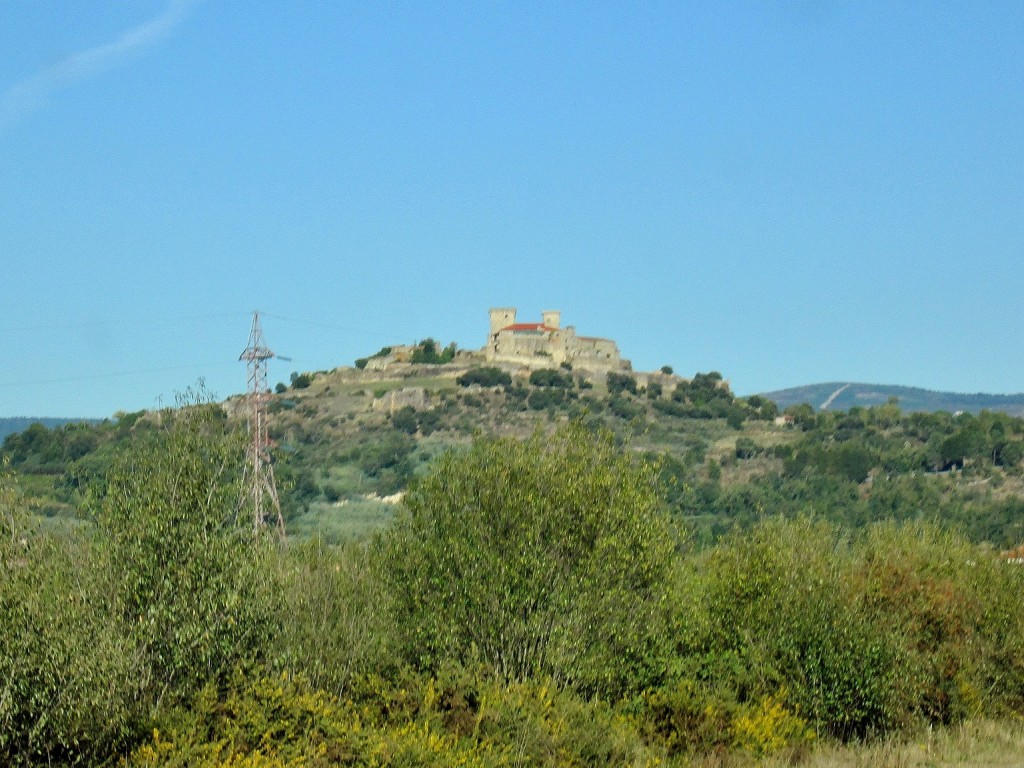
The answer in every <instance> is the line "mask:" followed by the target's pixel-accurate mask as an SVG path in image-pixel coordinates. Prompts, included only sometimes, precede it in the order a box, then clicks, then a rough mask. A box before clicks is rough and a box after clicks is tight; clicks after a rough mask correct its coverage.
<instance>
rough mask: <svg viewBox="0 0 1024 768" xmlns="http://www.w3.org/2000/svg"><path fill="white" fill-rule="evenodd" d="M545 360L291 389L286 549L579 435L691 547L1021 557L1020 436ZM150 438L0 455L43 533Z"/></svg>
mask: <svg viewBox="0 0 1024 768" xmlns="http://www.w3.org/2000/svg"><path fill="white" fill-rule="evenodd" d="M541 358H542V359H540V360H539V361H534V360H531V362H532V363H534V365H532V366H528V365H522V364H520V363H518V362H514V361H509V360H495V359H493V357H492V358H491V359H489V358H488V354H487V350H474V351H465V350H459V349H457V348H456V347H455V345H448V346H447V347H444V348H442V347H441V346H440V345H439V344H437V343H436V342H435V341H433V340H431V339H425V340H423V341H421V342H419V343H418V344H412V345H407V346H404V347H385V348H384V349H382V350H380V351H379V352H377V353H375V354H373V355H369V356H368V357H366V358H361V359H359V360H357V361H356V363H355V365H354V366H341V367H338V368H335V369H331V370H324V371H306V372H295V373H293V374H292V376H291V381H290V383H287V384H286V383H284V382H282V383H280V384H278V385H277V387H276V388H275V392H273V393H272V395H271V397H270V401H269V407H268V410H269V433H270V436H271V438H272V440H273V441H274V445H275V449H274V454H275V456H276V465H275V472H276V475H277V480H278V484H279V487H280V489H281V499H282V505H283V508H284V515H285V519H286V522H287V526H288V530H289V533H290V534H291V535H293V536H298V537H303V536H310V535H314V534H315V535H319V536H321V537H324V538H326V539H327V540H330V541H341V540H345V539H350V538H358V537H361V536H365V535H366V534H367V533H368V532H370V531H372V530H374V529H376V528H379V527H380V526H382V525H384V524H386V523H387V521H388V520H390V518H391V516H392V514H393V511H394V509H395V504H396V503H397V502H398V500H400V499H401V497H402V494H403V493H404V491H405V490H406V488H407V487H408V485H409V483H410V482H411V481H412V480H413V479H414V478H416V477H418V476H421V475H423V474H425V473H427V472H428V471H430V467H431V465H432V462H433V460H434V459H435V458H436V457H437V456H439V455H440V454H442V453H444V452H446V451H449V450H456V451H458V450H463V449H465V448H466V447H467V446H469V445H470V443H471V442H472V441H473V439H474V438H475V437H477V436H480V435H485V436H487V435H491V436H515V437H519V438H525V437H528V436H530V435H531V434H533V433H534V432H536V431H537V430H541V431H542V432H545V433H547V432H551V431H553V430H554V429H556V428H557V427H558V426H559V425H561V424H564V423H566V422H568V421H573V420H575V421H580V422H582V423H583V424H584V425H586V426H587V427H588V428H590V429H594V430H597V429H604V430H608V431H610V432H611V433H612V434H614V436H615V438H616V440H617V442H618V443H619V444H620V445H622V446H625V447H627V448H628V449H630V450H631V451H634V452H636V453H639V454H643V455H646V456H649V457H650V458H652V459H654V460H656V461H657V462H658V463H659V466H660V471H661V475H662V478H663V480H664V488H663V492H664V495H665V501H666V503H667V504H668V505H669V507H670V508H671V509H672V511H673V514H674V515H675V517H676V518H677V519H678V520H679V522H680V523H681V524H682V525H683V526H684V527H685V528H687V529H689V530H690V531H691V534H692V537H693V540H694V541H695V542H697V543H699V544H701V545H705V544H709V543H712V542H714V541H716V540H717V539H718V538H719V537H720V536H721V535H722V534H724V533H726V532H728V531H729V530H731V529H732V528H734V527H737V526H739V527H747V526H751V525H753V524H755V523H756V522H757V521H758V520H761V519H763V518H764V517H768V516H783V517H792V516H798V515H810V516H813V517H818V518H824V519H827V520H830V521H832V522H835V523H837V524H841V525H843V526H848V527H852V528H857V527H860V526H863V525H864V524H866V523H867V522H870V521H872V520H878V519H898V520H902V519H920V518H924V519H937V520H941V521H943V522H945V523H947V524H950V525H953V526H955V527H958V528H960V529H962V530H963V531H965V532H966V533H967V534H968V535H969V536H970V537H971V538H973V539H975V540H978V541H990V542H992V543H994V544H996V545H997V546H999V547H1001V548H1009V547H1011V546H1016V545H1019V544H1020V543H1021V524H1022V520H1024V480H1022V478H1021V475H1020V465H1021V459H1022V457H1024V421H1022V420H1021V419H1019V418H1016V417H1013V416H1010V415H1006V414H1003V413H995V412H988V413H984V414H981V415H978V416H974V415H971V413H969V412H965V413H964V414H963V415H961V416H954V415H953V414H951V413H948V412H938V413H904V412H901V410H900V407H897V406H896V405H894V404H892V403H890V402H888V400H889V395H888V394H887V396H886V398H885V400H883V401H882V402H881V404H877V405H870V406H868V407H861V408H856V409H853V410H850V411H839V410H836V409H838V408H840V407H842V406H843V404H844V403H845V402H847V401H845V400H843V399H842V398H843V396H844V395H845V394H846V393H850V396H851V397H855V396H856V393H857V390H856V389H855V388H854V387H853V386H850V387H845V388H844V386H845V385H843V384H841V383H839V384H836V385H834V386H833V385H822V386H821V390H820V391H814V390H813V389H809V390H808V391H810V392H811V396H812V398H813V400H814V401H816V404H817V405H819V406H820V404H821V403H822V402H825V401H826V400H828V398H829V397H830V396H832V394H833V393H836V392H837V391H839V394H837V395H836V396H835V397H834V398H833V399H832V402H831V403H830V404H829V408H828V410H825V411H822V412H818V413H815V411H814V409H813V408H811V407H810V406H806V405H790V406H788V407H784V408H782V409H780V407H779V405H777V404H776V403H775V402H774V401H773V400H772V399H770V398H768V397H766V396H762V395H751V396H749V397H745V398H743V397H737V396H736V395H735V394H734V393H733V392H732V390H731V389H730V387H729V384H728V382H727V380H725V379H724V378H723V376H722V375H721V374H719V373H718V372H715V371H711V372H706V373H696V374H694V375H693V376H692V377H689V378H687V377H683V376H680V375H678V374H676V373H674V372H673V371H672V369H671V368H669V367H668V366H666V367H665V368H663V369H661V370H660V371H653V372H638V371H631V370H628V369H626V368H625V367H624V366H620V367H619V368H618V369H608V368H601V367H600V366H595V367H588V366H586V365H585V364H583V365H574V364H573V363H571V362H569V361H568V360H563V361H562V362H561V364H557V365H551V364H550V363H549V365H550V367H541V366H543V365H544V359H543V356H541ZM578 362H580V361H578ZM584 362H585V361H584ZM826 390H827V391H826ZM798 399H799V400H801V401H802V400H805V399H807V398H806V397H801V398H798ZM861 400H862V401H863V398H862V399H861ZM785 404H786V401H785V400H783V403H782V404H781V405H783V406H785ZM901 405H902V403H901ZM243 406H244V399H243V398H242V397H240V396H239V397H233V398H230V399H229V400H228V401H226V402H225V403H223V404H221V408H220V410H221V411H222V414H223V425H224V427H225V428H232V427H233V426H238V427H241V426H242V425H243V423H244V420H245V408H244V407H243ZM158 426H159V419H158V418H156V414H150V413H146V412H139V413H133V414H123V415H120V416H118V417H117V418H116V419H115V420H110V421H105V422H103V423H101V424H96V425H83V424H72V425H65V426H60V427H56V428H54V429H52V430H47V429H43V428H38V429H32V430H28V431H26V432H24V433H21V434H16V435H11V436H9V437H8V438H7V439H6V440H5V441H4V444H3V452H4V453H5V454H6V455H7V456H8V457H9V458H10V459H11V463H12V466H13V467H14V468H15V469H16V470H17V471H18V472H19V473H21V475H22V478H23V485H24V487H25V489H26V491H27V492H28V493H29V495H30V497H31V498H32V499H33V500H34V503H35V507H36V509H37V510H38V512H39V513H40V514H41V515H43V516H45V517H47V518H50V519H54V520H63V519H77V518H80V517H81V516H82V512H81V508H82V500H83V498H84V496H85V494H86V492H87V491H88V489H89V487H90V486H91V485H92V484H94V483H96V482H98V481H99V479H101V478H102V477H103V473H104V471H105V468H106V467H107V466H108V465H109V463H110V461H111V460H112V457H113V456H115V455H116V454H117V452H118V451H120V450H123V449H124V448H125V447H127V446H128V445H130V444H132V443H133V442H134V441H137V440H145V439H153V436H154V435H156V434H157V433H156V432H155V430H156V429H157V428H158Z"/></svg>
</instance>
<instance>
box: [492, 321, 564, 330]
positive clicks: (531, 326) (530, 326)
mask: <svg viewBox="0 0 1024 768" xmlns="http://www.w3.org/2000/svg"><path fill="white" fill-rule="evenodd" d="M501 330H503V331H555V330H558V329H557V328H548V327H547V326H546V325H544V323H516V324H515V325H506V326H505V327H504V328H502V329H501Z"/></svg>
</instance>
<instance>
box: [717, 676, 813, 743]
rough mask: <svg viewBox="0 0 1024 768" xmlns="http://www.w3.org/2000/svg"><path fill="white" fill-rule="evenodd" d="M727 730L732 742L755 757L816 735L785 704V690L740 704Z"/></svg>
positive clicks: (804, 721) (807, 739)
mask: <svg viewBox="0 0 1024 768" xmlns="http://www.w3.org/2000/svg"><path fill="white" fill-rule="evenodd" d="M731 731H732V736H733V739H734V743H735V744H736V746H738V747H739V748H740V749H742V750H744V751H746V752H750V753H752V754H754V755H757V756H759V757H760V756H764V755H773V754H775V753H776V752H780V751H782V750H783V749H787V748H790V749H792V748H796V747H801V746H804V745H807V744H810V743H811V742H813V741H814V739H815V738H816V734H815V733H814V729H813V728H811V727H810V726H809V725H808V724H807V721H806V720H804V719H803V718H802V717H800V715H799V714H798V713H797V712H795V711H793V710H791V709H789V708H787V705H786V695H785V691H782V692H780V694H779V695H777V696H765V697H764V698H763V699H762V700H761V701H760V703H758V704H750V705H746V706H744V707H742V708H741V709H740V710H739V711H738V712H737V713H736V715H735V717H734V718H733V721H732V726H731Z"/></svg>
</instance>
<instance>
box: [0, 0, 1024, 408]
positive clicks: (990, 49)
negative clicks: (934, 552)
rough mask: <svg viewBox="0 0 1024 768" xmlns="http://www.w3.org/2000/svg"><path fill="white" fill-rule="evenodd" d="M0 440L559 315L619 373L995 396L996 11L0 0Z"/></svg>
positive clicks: (1017, 52) (1000, 113)
mask: <svg viewBox="0 0 1024 768" xmlns="http://www.w3.org/2000/svg"><path fill="white" fill-rule="evenodd" d="M0 51H2V53H0V268H2V275H3V281H2V283H0V286H2V288H0V291H2V294H0V296H2V304H0V306H2V314H0V365H2V371H0V416H33V415H34V416H99V417H102V416H108V415H111V414H113V413H114V412H115V411H117V410H135V409H138V408H146V407H152V406H154V405H155V404H156V403H157V402H158V401H159V400H158V399H159V398H162V400H163V402H165V403H166V402H170V401H172V400H173V398H174V393H175V392H176V391H180V390H183V389H185V388H186V387H188V386H190V385H192V384H194V383H195V382H196V380H197V379H198V378H199V377H203V378H205V380H206V383H207V386H208V387H209V388H210V389H212V390H213V391H214V392H216V393H217V394H218V395H220V396H221V397H225V396H227V395H230V394H233V393H237V392H241V391H244V389H245V366H244V363H240V362H238V355H239V353H241V351H242V349H243V348H244V347H245V343H246V340H247V336H248V330H249V318H250V314H249V313H250V312H251V311H252V310H253V309H260V310H261V311H262V312H265V313H266V316H265V317H264V330H265V333H266V338H267V342H268V343H269V345H270V347H271V348H272V349H274V350H275V351H277V352H279V353H281V354H284V355H288V356H290V357H292V358H293V359H294V362H293V363H285V362H278V361H275V362H272V363H271V370H270V381H271V383H272V384H273V383H274V382H276V381H279V380H287V378H288V374H289V373H290V372H291V371H292V370H318V369H325V368H333V367H335V366H337V365H342V364H348V365H350V364H351V363H352V361H353V360H354V358H356V357H361V356H365V355H367V354H370V353H372V352H374V351H376V350H377V349H379V348H380V347H381V346H383V345H385V344H389V343H409V342H412V341H414V340H416V339H418V338H422V337H424V336H428V335H429V336H433V337H435V338H437V339H438V340H440V341H441V342H442V343H447V342H449V341H455V342H457V343H458V345H459V346H460V347H479V346H481V345H482V344H483V343H484V340H485V336H486V331H487V310H488V308H489V307H491V306H516V307H518V308H519V310H520V318H521V319H522V320H524V321H529V320H539V319H540V311H541V310H542V309H549V308H550V309H561V310H562V318H563V323H565V324H573V325H575V326H576V327H577V330H578V332H579V333H581V334H585V335H594V336H608V337H612V338H614V339H616V340H617V341H618V343H619V347H620V349H621V351H622V353H623V355H624V356H625V357H627V358H630V359H632V361H633V364H634V367H635V368H636V369H640V370H650V369H654V368H658V367H660V366H661V365H664V364H670V365H672V366H673V367H674V368H675V370H676V371H677V372H678V373H683V374H692V373H694V372H696V371H708V370H718V371H721V372H722V373H723V375H724V376H725V377H726V378H728V379H730V380H731V382H732V384H733V388H734V389H735V390H736V391H737V392H739V393H740V394H748V393H753V392H757V391H766V390H771V389H776V388H782V387H786V386H794V385H799V384H809V383H816V382H821V381H832V380H845V381H868V382H875V383H889V384H906V385H914V386H922V387H927V388H932V389H947V390H956V391H968V392H977V391H984V392H1002V393H1009V392H1020V391H1024V355H1022V354H1021V346H1022V345H1021V341H1022V339H1024V312H1021V311H1020V298H1021V289H1022V287H1024V217H1022V212H1024V3H1020V2H1016V0H1007V1H1006V2H985V1H984V0H976V1H973V2H934V1H929V2H915V3H911V2H904V3H901V2H892V0H884V1H879V2H872V1H871V0H850V1H849V2H843V1H837V2H818V1H817V0H792V1H786V0H779V1H778V2H764V1H763V0H756V1H755V0H750V1H749V2H720V1H718V0H716V1H714V2H664V3H645V2H628V3H627V2H614V3H612V2H596V3H595V2H548V1H545V2H536V3H533V2H488V1H487V0H480V1H477V2H469V1H468V0H467V1H466V2H443V3H442V2H423V1H422V0H419V1H417V2H386V3H385V2H372V3H371V2H299V1H296V2H288V3H253V2H249V1H248V0H246V1H245V2H243V1H242V0H205V1H202V2H168V0H122V1H115V0H105V1H101V0H97V1H96V2H89V3H84V2H83V3H68V2H65V1H63V0H61V1H60V2H56V1H55V0H31V1H29V0H9V1H8V2H5V3H4V4H3V6H2V8H0Z"/></svg>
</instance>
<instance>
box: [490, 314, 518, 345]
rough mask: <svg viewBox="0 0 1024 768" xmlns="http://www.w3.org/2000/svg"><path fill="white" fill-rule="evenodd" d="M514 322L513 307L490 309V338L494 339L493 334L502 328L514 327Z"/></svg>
mask: <svg viewBox="0 0 1024 768" xmlns="http://www.w3.org/2000/svg"><path fill="white" fill-rule="evenodd" d="M515 322H516V308H515V307H492V308H491V338H492V339H493V338H494V334H496V333H497V332H498V331H500V330H501V329H502V328H507V327H508V326H510V325H515Z"/></svg>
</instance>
